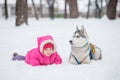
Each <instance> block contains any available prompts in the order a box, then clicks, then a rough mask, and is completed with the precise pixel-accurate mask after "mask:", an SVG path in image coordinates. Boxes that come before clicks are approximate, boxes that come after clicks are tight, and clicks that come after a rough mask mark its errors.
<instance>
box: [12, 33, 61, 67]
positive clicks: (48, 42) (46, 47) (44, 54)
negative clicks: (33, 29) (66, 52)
mask: <svg viewBox="0 0 120 80" xmlns="http://www.w3.org/2000/svg"><path fill="white" fill-rule="evenodd" d="M37 42H38V47H37V48H34V49H32V50H30V51H28V53H27V55H26V56H21V55H18V54H17V53H14V54H13V58H12V60H25V62H26V63H27V64H30V65H32V66H40V65H51V64H61V63H62V59H61V57H60V56H59V54H58V53H57V51H56V44H55V42H54V40H53V38H52V36H50V35H47V36H42V37H38V39H37Z"/></svg>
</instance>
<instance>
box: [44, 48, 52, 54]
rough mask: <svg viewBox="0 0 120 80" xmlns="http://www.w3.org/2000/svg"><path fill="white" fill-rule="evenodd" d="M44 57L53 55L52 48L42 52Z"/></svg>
mask: <svg viewBox="0 0 120 80" xmlns="http://www.w3.org/2000/svg"><path fill="white" fill-rule="evenodd" d="M43 53H44V55H46V56H50V55H51V54H52V53H53V49H52V48H46V49H44V50H43Z"/></svg>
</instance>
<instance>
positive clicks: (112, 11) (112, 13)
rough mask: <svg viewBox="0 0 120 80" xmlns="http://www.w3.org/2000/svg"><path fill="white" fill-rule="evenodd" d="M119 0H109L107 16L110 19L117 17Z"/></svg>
mask: <svg viewBox="0 0 120 80" xmlns="http://www.w3.org/2000/svg"><path fill="white" fill-rule="evenodd" d="M117 2H118V0H109V2H108V5H107V17H108V18H109V19H116V7H117Z"/></svg>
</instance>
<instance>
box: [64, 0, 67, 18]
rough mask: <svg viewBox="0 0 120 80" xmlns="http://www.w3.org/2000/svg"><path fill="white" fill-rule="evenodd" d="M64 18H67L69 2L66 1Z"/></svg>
mask: <svg viewBox="0 0 120 80" xmlns="http://www.w3.org/2000/svg"><path fill="white" fill-rule="evenodd" d="M64 18H67V0H65V9H64Z"/></svg>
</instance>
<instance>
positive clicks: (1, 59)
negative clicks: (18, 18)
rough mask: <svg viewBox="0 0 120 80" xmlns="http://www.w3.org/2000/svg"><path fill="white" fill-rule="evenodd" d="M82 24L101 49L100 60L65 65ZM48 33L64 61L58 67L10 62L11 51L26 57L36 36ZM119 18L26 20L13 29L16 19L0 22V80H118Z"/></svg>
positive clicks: (93, 41) (119, 67) (119, 56)
mask: <svg viewBox="0 0 120 80" xmlns="http://www.w3.org/2000/svg"><path fill="white" fill-rule="evenodd" d="M76 25H78V26H79V27H80V26H81V25H84V26H85V28H86V31H87V33H88V35H89V38H90V41H91V42H92V43H93V44H96V45H98V46H99V47H100V48H101V49H102V56H103V59H102V60H99V61H91V63H90V64H83V65H72V64H69V63H68V59H69V54H70V44H69V40H70V39H72V34H73V32H74V31H75V30H76ZM47 34H50V35H52V36H53V37H54V40H55V42H56V44H57V51H58V53H59V54H60V55H61V57H62V59H63V63H62V64H61V65H55V64H53V65H49V66H37V67H33V66H30V65H28V64H26V63H25V62H24V61H12V60H11V58H12V54H13V52H18V53H19V54H21V55H25V54H26V52H27V51H28V50H30V49H32V48H34V47H37V37H38V36H42V35H47ZM119 61H120V19H116V20H108V19H107V18H106V17H104V18H102V19H100V20H99V19H94V18H91V19H83V18H79V19H54V20H51V19H49V18H47V19H46V18H44V19H39V21H36V20H35V19H29V25H28V26H26V25H25V24H23V25H22V26H20V27H15V20H14V19H9V20H7V21H5V20H3V19H0V79H1V80H120V62H119Z"/></svg>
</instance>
